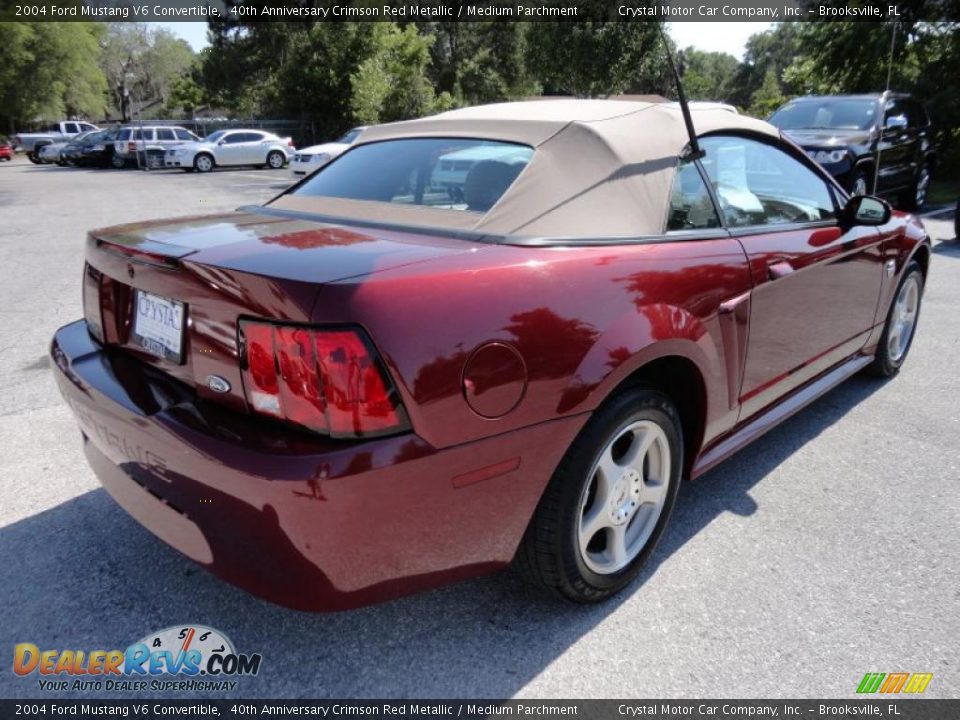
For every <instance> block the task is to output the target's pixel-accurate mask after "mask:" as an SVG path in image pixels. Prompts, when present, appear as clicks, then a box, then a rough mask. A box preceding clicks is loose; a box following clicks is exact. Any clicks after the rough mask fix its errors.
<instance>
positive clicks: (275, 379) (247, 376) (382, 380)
mask: <svg viewBox="0 0 960 720" xmlns="http://www.w3.org/2000/svg"><path fill="white" fill-rule="evenodd" d="M240 335H241V342H242V345H243V348H244V351H243V356H242V358H241V363H242V370H243V383H244V390H245V392H246V397H247V402H249V403H250V406H251V407H252V408H253V409H254V410H255V411H256V412H258V413H261V414H263V415H270V416H272V417H276V418H281V419H283V420H288V421H290V422H292V423H296V424H298V425H302V426H303V427H307V428H310V429H311V430H315V431H317V432H322V433H325V434H329V435H331V436H333V437H351V438H356V437H371V436H375V435H386V434H389V433H394V432H398V431H400V430H405V429H407V428H408V427H409V423H408V421H407V416H406V412H405V411H404V409H403V405H402V403H401V401H400V397H399V395H398V393H397V391H396V389H395V388H394V387H393V383H392V382H391V381H390V378H389V376H388V375H387V374H386V372H385V370H384V368H383V367H382V366H381V363H380V362H379V359H378V357H377V354H376V350H374V349H373V346H372V345H371V344H370V342H369V341H368V340H367V338H366V336H365V334H364V333H363V331H362V330H360V329H357V328H350V329H322V328H308V327H303V326H297V325H273V324H269V323H263V322H252V321H246V320H245V321H241V323H240Z"/></svg>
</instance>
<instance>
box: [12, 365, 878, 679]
mask: <svg viewBox="0 0 960 720" xmlns="http://www.w3.org/2000/svg"><path fill="white" fill-rule="evenodd" d="M880 387H882V384H881V383H879V382H876V381H872V380H868V379H864V378H860V377H855V378H853V379H851V380H849V381H847V382H846V383H844V384H843V385H841V386H840V387H838V388H837V389H835V390H834V391H833V392H832V393H830V394H828V395H827V396H825V397H824V398H822V399H820V400H819V401H817V402H816V403H814V404H813V405H812V406H810V407H808V408H807V409H806V410H804V411H803V412H801V413H800V414H798V415H797V416H795V417H794V418H792V419H790V420H789V421H787V422H786V423H784V424H783V425H781V426H780V427H779V428H777V429H775V430H773V431H772V432H770V433H769V434H767V435H766V436H765V437H764V438H762V439H760V440H759V441H757V442H756V443H754V444H753V445H752V446H751V447H750V448H748V449H747V450H745V451H743V452H741V453H740V454H739V455H737V456H735V457H733V458H731V459H730V460H728V461H727V462H726V463H724V464H722V465H721V466H719V467H718V468H716V469H715V470H713V471H711V472H710V473H708V474H707V475H706V476H704V477H703V478H702V479H700V480H698V481H696V482H694V483H689V484H687V485H686V486H684V487H683V488H682V489H681V493H680V497H679V500H678V504H677V509H676V511H675V514H674V517H673V520H672V522H671V524H670V526H669V528H668V530H667V532H666V535H665V536H664V539H663V541H662V543H661V545H660V547H659V548H658V550H657V552H656V553H655V554H654V556H653V557H652V560H651V564H650V566H649V567H648V568H647V569H646V570H645V571H644V572H643V574H642V577H641V578H640V581H639V582H641V583H642V582H648V581H650V582H655V579H652V578H653V576H654V575H655V574H656V572H657V569H658V568H659V567H660V565H661V564H663V563H666V562H668V561H669V560H670V557H671V555H673V553H675V552H676V551H678V550H680V549H681V548H682V547H683V546H684V544H685V543H686V542H687V541H688V540H689V539H691V538H692V537H694V536H695V535H696V534H697V533H698V532H700V530H701V529H703V528H704V527H706V526H707V525H708V524H709V523H710V522H711V521H713V520H714V519H715V518H716V517H718V516H719V515H722V514H723V513H725V512H732V513H736V514H738V515H742V516H750V515H753V514H754V513H756V512H758V511H760V510H761V508H758V506H757V505H756V503H755V502H754V501H753V499H752V498H751V497H750V495H749V492H750V490H751V489H752V488H753V487H754V486H755V485H756V484H757V483H759V482H760V481H762V480H763V479H764V478H765V477H766V476H767V475H768V474H769V473H770V472H771V471H772V470H774V469H775V468H776V467H777V466H778V465H780V464H781V463H782V462H783V461H784V460H785V459H787V458H789V457H790V455H791V454H792V453H794V452H795V451H796V450H797V449H798V448H800V447H801V446H803V445H804V444H806V443H807V442H810V441H811V440H814V439H815V438H816V437H817V436H818V435H819V434H820V433H822V432H823V431H824V430H825V429H827V428H829V427H830V426H831V425H832V424H833V423H835V422H836V421H837V420H839V419H840V418H842V417H843V416H844V415H845V414H846V413H847V412H848V411H849V410H850V409H851V408H853V407H854V406H856V405H857V404H858V403H860V402H861V401H863V400H864V399H865V398H867V397H868V396H869V395H870V394H871V393H873V392H874V391H875V390H877V389H879V388H880ZM237 532H238V533H242V532H243V528H241V527H238V528H237ZM0 557H2V558H4V561H3V563H2V564H0V606H2V607H3V623H2V630H0V650H2V652H5V653H9V652H12V646H13V644H15V643H17V642H32V643H35V644H37V645H38V646H40V647H41V648H58V649H66V648H71V649H83V650H92V649H114V648H117V649H123V648H125V647H127V645H129V644H130V643H132V642H135V641H136V640H138V639H139V638H141V637H143V636H145V635H146V634H147V633H149V632H151V631H154V630H160V629H162V628H165V627H169V626H171V625H177V624H184V623H201V624H205V625H209V626H212V627H214V628H217V629H218V630H221V631H223V632H224V633H225V634H226V635H227V636H228V637H230V638H231V639H232V641H233V643H234V645H235V646H236V647H237V649H238V651H239V652H247V653H250V652H259V653H261V654H262V655H263V658H264V661H263V667H262V669H261V673H260V675H259V676H257V677H254V678H246V679H245V680H243V681H242V682H241V683H240V685H239V686H238V688H237V690H236V691H234V692H233V693H230V694H232V695H233V696H235V697H274V698H280V697H355V696H356V697H384V696H407V697H410V696H413V697H453V696H474V697H500V698H502V697H509V696H511V695H513V694H515V693H516V692H518V691H519V690H521V689H522V688H523V687H524V686H525V685H526V684H527V683H528V682H529V681H530V680H531V679H532V678H534V677H535V676H536V675H537V674H539V673H541V672H542V671H543V670H544V669H545V668H547V667H548V666H549V665H550V663H552V662H553V661H554V660H555V659H557V658H558V657H559V656H561V655H562V654H563V653H564V652H565V651H566V650H567V648H568V647H570V646H571V645H572V644H574V643H575V642H577V641H578V640H579V639H580V638H581V637H582V636H584V635H585V634H587V633H589V632H590V630H591V629H593V628H594V627H595V626H596V625H597V624H599V623H601V622H603V621H604V620H605V619H606V618H607V616H608V615H609V614H610V613H611V612H612V611H614V610H615V609H616V608H617V607H618V606H619V605H620V604H621V603H622V602H624V601H625V600H626V599H627V598H629V596H630V593H631V592H633V591H635V590H636V588H637V587H639V584H637V585H634V586H632V590H631V589H628V590H627V591H625V593H623V594H621V595H620V596H619V597H617V598H615V599H614V600H613V601H611V602H609V603H607V604H605V605H601V606H576V605H572V604H568V603H565V602H562V601H559V600H555V599H553V598H552V597H549V596H547V595H545V594H542V593H541V592H540V591H538V590H537V589H535V588H534V587H532V586H531V585H529V584H528V583H527V582H526V580H524V579H523V578H521V577H519V576H518V574H516V573H515V572H513V571H506V572H502V573H499V574H497V575H494V576H490V577H485V578H480V579H476V580H471V581H468V582H464V583H460V584H458V585H454V586H451V587H447V588H443V589H440V590H436V591H432V592H428V593H424V594H420V595H416V596H412V597H408V598H404V599H401V600H397V601H394V602H391V603H387V604H384V605H379V606H374V607H369V608H364V609H361V610H356V611H351V612H345V613H339V614H332V615H311V614H306V613H299V612H295V611H290V610H286V609H283V608H280V607H277V606H274V605H270V604H268V603H265V602H262V601H259V600H257V599H255V598H253V597H251V596H249V595H247V594H245V593H243V592H242V591H239V590H236V589H234V588H233V587H231V586H229V585H226V584H224V583H222V582H220V581H219V580H217V579H215V578H213V577H212V576H210V575H208V574H207V573H206V572H205V571H203V570H202V569H200V568H199V567H198V566H196V565H194V564H193V563H191V562H190V561H188V560H186V559H184V558H183V557H181V556H180V555H179V554H177V553H176V552H175V551H173V550H171V549H169V548H167V547H166V546H165V545H163V544H162V543H161V542H160V541H159V540H156V539H155V538H154V537H153V536H151V535H150V534H149V533H147V531H146V530H144V529H142V528H141V527H140V526H139V525H137V524H136V523H135V522H134V521H133V520H132V519H130V518H129V517H128V516H127V515H126V514H125V513H124V512H123V511H122V510H120V509H119V507H118V506H116V505H115V504H114V503H113V501H112V500H111V499H110V497H109V496H108V495H107V494H106V492H105V491H103V490H102V489H101V490H94V491H90V492H87V493H85V494H83V495H80V496H79V497H77V498H75V499H73V500H70V501H68V502H65V503H63V504H61V505H59V506H57V507H54V508H53V509H51V510H48V511H45V512H42V513H39V514H37V515H34V516H32V517H30V518H27V519H25V520H22V521H20V522H17V523H14V524H12V525H9V526H7V527H4V528H0ZM696 621H697V618H691V622H696ZM8 661H9V655H8ZM7 667H8V668H9V667H10V666H9V665H8V666H7ZM40 695H41V691H40V690H39V689H38V686H37V679H36V675H34V676H31V677H29V678H19V677H16V676H15V675H14V674H13V673H12V672H11V671H10V670H9V669H7V670H6V671H4V672H3V673H2V674H0V696H2V697H7V698H15V697H37V696H40ZM98 695H99V693H98ZM210 696H212V695H207V697H210ZM58 697H63V695H58ZM177 697H180V695H179V694H178V695H177Z"/></svg>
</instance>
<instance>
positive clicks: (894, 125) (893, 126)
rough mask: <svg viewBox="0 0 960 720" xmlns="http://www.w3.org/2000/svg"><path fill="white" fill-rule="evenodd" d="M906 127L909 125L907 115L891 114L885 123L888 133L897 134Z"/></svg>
mask: <svg viewBox="0 0 960 720" xmlns="http://www.w3.org/2000/svg"><path fill="white" fill-rule="evenodd" d="M905 127H907V116H906V115H891V116H890V117H888V118H887V119H886V121H885V122H884V125H883V129H884V132H885V133H886V134H888V135H895V134H896V133H898V132H900V131H901V130H903V129H904V128H905Z"/></svg>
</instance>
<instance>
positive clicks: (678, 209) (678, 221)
mask: <svg viewBox="0 0 960 720" xmlns="http://www.w3.org/2000/svg"><path fill="white" fill-rule="evenodd" d="M719 226H720V218H719V217H718V216H717V209H716V208H715V207H714V206H713V200H712V199H711V198H710V193H709V191H708V190H707V185H706V183H704V182H703V178H702V177H701V176H700V171H699V170H697V166H696V165H695V164H694V163H692V162H688V161H686V160H681V161H680V162H679V164H678V165H677V174H676V175H675V176H674V178H673V188H672V189H671V190H670V211H669V213H668V215H667V230H697V229H702V228H714V227H719Z"/></svg>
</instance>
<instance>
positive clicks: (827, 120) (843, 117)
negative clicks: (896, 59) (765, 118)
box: [770, 98, 877, 130]
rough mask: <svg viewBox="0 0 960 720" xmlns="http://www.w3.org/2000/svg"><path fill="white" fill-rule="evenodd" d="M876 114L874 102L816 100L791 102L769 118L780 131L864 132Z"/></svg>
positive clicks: (872, 122)
mask: <svg viewBox="0 0 960 720" xmlns="http://www.w3.org/2000/svg"><path fill="white" fill-rule="evenodd" d="M876 114H877V102H876V100H871V99H869V98H867V99H851V98H815V99H809V100H793V101H791V102H788V103H787V104H786V105H784V106H783V107H781V108H780V109H779V110H777V111H776V112H775V113H774V114H773V115H771V116H770V123H771V124H773V125H775V126H777V127H778V128H780V129H781V130H827V129H830V130H866V129H867V128H869V127H871V126H872V125H873V124H874V122H875V120H874V118H875V117H876Z"/></svg>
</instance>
